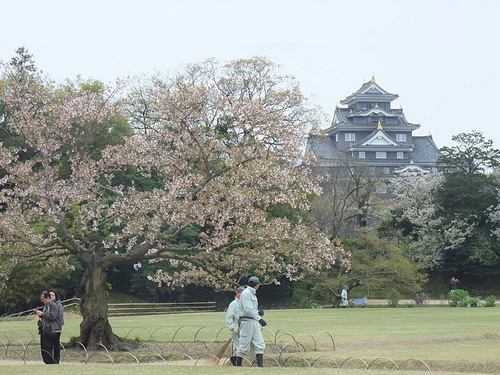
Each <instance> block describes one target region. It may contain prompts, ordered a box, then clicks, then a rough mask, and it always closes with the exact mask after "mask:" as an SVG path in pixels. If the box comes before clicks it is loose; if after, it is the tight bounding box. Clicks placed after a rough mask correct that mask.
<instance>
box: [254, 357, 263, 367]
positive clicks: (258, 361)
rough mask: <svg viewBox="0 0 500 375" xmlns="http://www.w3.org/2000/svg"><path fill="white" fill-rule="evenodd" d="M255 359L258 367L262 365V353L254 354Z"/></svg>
mask: <svg viewBox="0 0 500 375" xmlns="http://www.w3.org/2000/svg"><path fill="white" fill-rule="evenodd" d="M255 359H256V360H257V366H258V367H264V354H256V355H255Z"/></svg>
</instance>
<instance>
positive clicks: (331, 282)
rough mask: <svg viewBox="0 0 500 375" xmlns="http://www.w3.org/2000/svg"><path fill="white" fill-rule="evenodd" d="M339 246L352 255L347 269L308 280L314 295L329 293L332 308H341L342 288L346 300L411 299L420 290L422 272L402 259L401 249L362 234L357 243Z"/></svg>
mask: <svg viewBox="0 0 500 375" xmlns="http://www.w3.org/2000/svg"><path fill="white" fill-rule="evenodd" d="M342 245H343V246H344V248H345V250H346V251H349V253H350V254H351V264H350V267H349V268H348V269H345V268H344V269H342V267H337V266H336V267H334V268H332V269H331V270H328V271H326V272H324V273H322V274H321V276H320V277H311V278H308V279H307V283H309V284H310V285H311V287H312V290H314V292H315V293H316V294H317V293H320V294H321V293H323V292H324V291H328V293H329V294H330V295H331V296H332V297H333V307H339V306H340V302H341V298H340V292H341V291H342V288H343V286H344V285H347V286H348V287H349V292H348V293H349V299H351V298H354V297H371V298H391V297H393V296H399V298H413V297H414V295H415V293H416V292H420V291H421V290H422V286H423V284H424V283H425V281H426V274H425V271H424V268H423V267H422V266H421V265H420V264H418V263H416V262H413V261H411V260H409V259H408V258H407V257H406V256H405V249H404V246H397V245H395V244H394V243H391V242H390V241H388V240H386V239H380V238H377V237H374V236H370V235H367V234H364V233H362V234H361V235H360V238H359V239H345V240H342Z"/></svg>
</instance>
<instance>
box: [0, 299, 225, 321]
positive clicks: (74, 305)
mask: <svg viewBox="0 0 500 375" xmlns="http://www.w3.org/2000/svg"><path fill="white" fill-rule="evenodd" d="M62 304H63V306H64V308H65V309H76V310H79V309H80V298H71V299H67V300H64V301H62ZM37 308H42V307H41V306H39V307H37ZM213 311H216V303H215V302H185V303H136V302H128V303H108V316H125V315H157V314H176V313H196V312H213ZM31 315H33V309H30V310H25V311H21V312H18V313H14V314H5V315H2V316H1V318H20V317H27V316H31Z"/></svg>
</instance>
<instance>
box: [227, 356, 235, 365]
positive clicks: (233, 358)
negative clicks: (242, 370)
mask: <svg viewBox="0 0 500 375" xmlns="http://www.w3.org/2000/svg"><path fill="white" fill-rule="evenodd" d="M229 360H230V361H231V363H232V364H233V366H236V357H235V356H232V357H229Z"/></svg>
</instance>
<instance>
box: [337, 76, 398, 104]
mask: <svg viewBox="0 0 500 375" xmlns="http://www.w3.org/2000/svg"><path fill="white" fill-rule="evenodd" d="M398 97H399V94H391V93H390V92H388V91H386V90H384V89H383V88H382V87H380V86H379V85H378V84H377V82H375V77H372V79H371V80H370V81H368V82H364V83H363V85H362V86H361V88H360V89H359V90H358V91H356V92H353V93H352V94H351V95H349V96H347V97H346V98H345V99H343V100H341V101H340V103H341V104H347V105H350V104H352V103H355V102H359V101H362V102H366V101H369V102H378V103H383V102H392V101H393V100H395V99H397V98H398Z"/></svg>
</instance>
